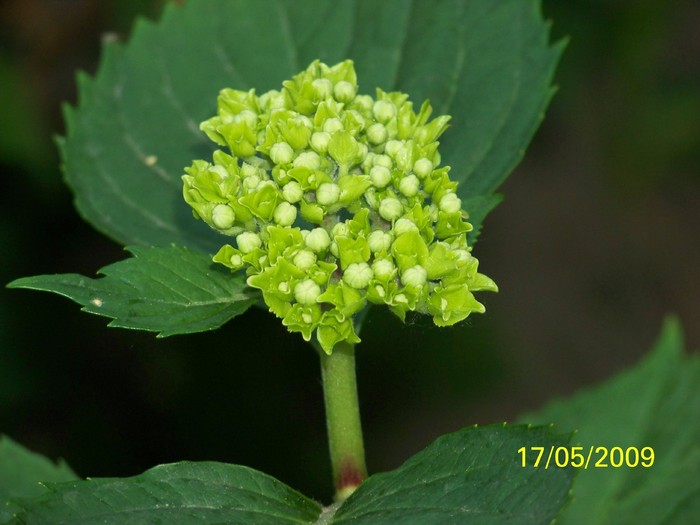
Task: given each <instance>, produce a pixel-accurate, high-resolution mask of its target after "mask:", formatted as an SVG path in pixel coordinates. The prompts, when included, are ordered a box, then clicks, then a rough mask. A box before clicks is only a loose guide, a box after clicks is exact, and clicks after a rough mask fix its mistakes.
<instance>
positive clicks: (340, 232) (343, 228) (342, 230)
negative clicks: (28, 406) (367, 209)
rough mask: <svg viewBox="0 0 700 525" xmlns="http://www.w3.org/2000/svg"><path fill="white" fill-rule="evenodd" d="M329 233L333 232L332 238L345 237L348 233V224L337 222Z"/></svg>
mask: <svg viewBox="0 0 700 525" xmlns="http://www.w3.org/2000/svg"><path fill="white" fill-rule="evenodd" d="M331 233H332V234H333V238H334V239H335V238H336V237H347V236H348V235H349V234H350V226H348V225H347V223H345V222H339V223H337V224H335V225H333V228H332V229H331Z"/></svg>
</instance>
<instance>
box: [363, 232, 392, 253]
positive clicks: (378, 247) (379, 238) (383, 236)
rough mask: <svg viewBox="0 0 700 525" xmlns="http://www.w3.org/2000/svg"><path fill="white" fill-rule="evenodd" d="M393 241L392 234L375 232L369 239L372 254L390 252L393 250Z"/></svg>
mask: <svg viewBox="0 0 700 525" xmlns="http://www.w3.org/2000/svg"><path fill="white" fill-rule="evenodd" d="M392 239H393V237H392V235H391V233H389V232H383V231H379V230H375V231H373V232H372V233H370V234H369V237H367V244H368V245H369V249H370V251H372V253H378V252H381V251H388V250H389V248H391V241H392Z"/></svg>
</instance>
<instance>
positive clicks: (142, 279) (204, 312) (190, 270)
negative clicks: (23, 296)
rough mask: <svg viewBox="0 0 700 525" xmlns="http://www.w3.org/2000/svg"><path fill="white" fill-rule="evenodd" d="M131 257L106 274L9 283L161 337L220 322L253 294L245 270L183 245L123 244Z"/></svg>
mask: <svg viewBox="0 0 700 525" xmlns="http://www.w3.org/2000/svg"><path fill="white" fill-rule="evenodd" d="M127 249H128V250H129V251H130V252H131V253H132V254H133V255H134V258H131V259H126V260H124V261H120V262H117V263H114V264H111V265H109V266H106V267H105V268H103V269H102V270H100V272H99V273H101V274H103V275H104V276H105V277H103V278H101V279H90V278H88V277H84V276H82V275H77V274H61V275H38V276H35V277H24V278H22V279H17V280H16V281H13V282H11V283H10V284H9V285H8V286H9V287H10V288H29V289H32V290H43V291H47V292H54V293H57V294H60V295H63V296H65V297H68V298H69V299H72V300H74V301H75V302H77V303H80V304H82V305H83V308H82V309H83V311H86V312H90V313H93V314H97V315H104V316H106V317H111V318H112V319H113V321H111V322H110V323H109V326H118V327H121V328H134V329H139V330H150V331H154V332H159V334H158V336H159V337H166V336H169V335H174V334H185V333H192V332H202V331H205V330H213V329H215V328H218V327H219V326H221V325H222V324H224V323H225V322H226V321H228V320H230V319H232V318H233V317H235V316H237V315H240V314H242V313H243V312H245V311H246V310H247V309H248V308H249V307H250V306H251V305H252V304H253V303H254V302H255V300H256V299H257V297H256V296H255V295H254V294H253V290H251V289H250V288H248V287H247V286H246V284H245V276H244V275H242V274H231V272H229V271H228V270H225V269H222V268H219V267H218V266H216V265H214V264H213V263H212V261H211V257H210V256H208V255H204V254H201V253H199V252H193V251H190V250H188V249H186V248H179V247H175V246H171V247H169V248H143V247H130V248H127Z"/></svg>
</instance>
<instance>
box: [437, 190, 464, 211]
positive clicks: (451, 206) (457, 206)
mask: <svg viewBox="0 0 700 525" xmlns="http://www.w3.org/2000/svg"><path fill="white" fill-rule="evenodd" d="M439 207H440V210H441V211H444V212H445V213H457V212H458V211H460V210H461V209H462V201H461V200H460V199H459V197H457V195H455V194H454V193H446V194H445V195H443V197H442V199H440V204H439Z"/></svg>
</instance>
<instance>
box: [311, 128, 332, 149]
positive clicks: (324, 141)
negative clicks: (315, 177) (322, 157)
mask: <svg viewBox="0 0 700 525" xmlns="http://www.w3.org/2000/svg"><path fill="white" fill-rule="evenodd" d="M330 141H331V134H330V133H328V132H327V131H317V132H316V133H314V134H313V135H311V147H312V148H313V149H315V150H316V151H317V152H318V153H321V154H323V153H326V151H328V143H329V142H330Z"/></svg>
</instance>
